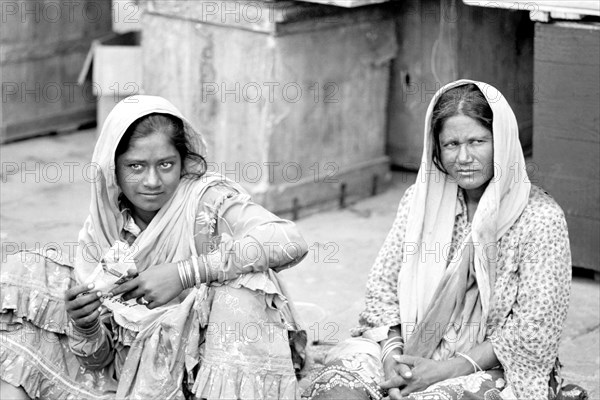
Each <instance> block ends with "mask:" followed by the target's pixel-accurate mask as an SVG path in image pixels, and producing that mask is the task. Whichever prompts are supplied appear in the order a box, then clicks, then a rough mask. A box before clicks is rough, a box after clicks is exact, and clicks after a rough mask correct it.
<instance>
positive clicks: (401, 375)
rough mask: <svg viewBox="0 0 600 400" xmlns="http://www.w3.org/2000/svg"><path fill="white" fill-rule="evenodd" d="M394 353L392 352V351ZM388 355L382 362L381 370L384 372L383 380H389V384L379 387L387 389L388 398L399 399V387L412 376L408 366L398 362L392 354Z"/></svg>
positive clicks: (404, 384) (386, 381)
mask: <svg viewBox="0 0 600 400" xmlns="http://www.w3.org/2000/svg"><path fill="white" fill-rule="evenodd" d="M392 354H394V352H392ZM392 354H391V355H389V356H388V357H386V358H385V360H384V362H383V372H384V374H385V382H384V383H388V382H389V386H383V384H382V385H381V387H382V388H383V389H388V396H389V398H390V400H400V399H401V398H402V396H401V394H400V389H401V388H403V387H404V386H406V385H407V384H408V382H409V381H410V379H411V378H412V372H411V370H410V367H409V366H408V365H406V364H402V363H399V362H398V361H396V359H395V357H398V355H399V354H398V355H397V356H394V355H392Z"/></svg>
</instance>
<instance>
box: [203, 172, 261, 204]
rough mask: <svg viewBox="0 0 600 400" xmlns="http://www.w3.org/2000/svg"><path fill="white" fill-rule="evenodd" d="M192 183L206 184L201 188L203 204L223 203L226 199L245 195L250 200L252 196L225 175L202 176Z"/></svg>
mask: <svg viewBox="0 0 600 400" xmlns="http://www.w3.org/2000/svg"><path fill="white" fill-rule="evenodd" d="M192 184H193V185H199V186H205V187H204V188H201V189H202V190H201V191H200V198H199V199H198V200H199V201H200V203H203V204H207V205H216V204H222V203H223V202H224V201H225V200H226V199H230V198H234V197H236V198H237V197H240V196H244V199H245V200H250V196H249V195H247V193H246V192H245V191H244V189H243V188H241V187H240V186H239V185H237V184H236V183H235V182H231V181H230V180H228V179H226V178H224V177H220V176H210V177H201V178H199V179H196V180H195V181H194V182H193V183H192Z"/></svg>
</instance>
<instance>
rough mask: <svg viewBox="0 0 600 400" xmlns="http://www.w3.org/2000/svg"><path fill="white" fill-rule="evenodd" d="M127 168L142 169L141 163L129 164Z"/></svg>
mask: <svg viewBox="0 0 600 400" xmlns="http://www.w3.org/2000/svg"><path fill="white" fill-rule="evenodd" d="M129 168H131V169H132V170H134V171H139V170H140V169H142V164H129Z"/></svg>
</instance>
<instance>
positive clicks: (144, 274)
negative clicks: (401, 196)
mask: <svg viewBox="0 0 600 400" xmlns="http://www.w3.org/2000/svg"><path fill="white" fill-rule="evenodd" d="M204 156H205V147H204V141H203V140H202V137H201V136H200V134H199V133H198V132H197V131H195V130H194V129H193V128H192V126H191V125H190V124H189V123H188V122H187V120H186V119H185V118H184V117H183V116H182V115H181V113H180V112H179V111H178V110H177V109H176V108H175V107H174V106H173V105H172V104H171V103H169V102H168V101H166V100H165V99H162V98H160V97H153V96H134V97H130V98H128V99H126V100H123V101H122V102H120V103H119V104H118V105H117V106H116V107H115V109H114V110H113V111H112V112H111V114H110V115H109V117H108V119H107V120H106V123H105V124H104V127H103V129H102V133H101V134H100V137H99V139H98V142H97V144H96V148H95V150H94V155H93V158H92V162H93V163H94V165H96V166H97V168H98V171H97V172H98V175H97V176H96V179H94V181H93V182H92V200H91V205H90V215H89V217H88V218H87V220H86V221H85V224H84V226H83V228H82V229H81V231H80V233H79V246H78V253H77V258H76V260H75V267H74V269H73V268H71V267H69V266H68V265H66V264H65V262H64V261H63V260H62V259H61V258H60V257H56V256H54V257H50V256H51V255H50V254H42V255H40V254H34V253H22V254H17V255H16V256H15V257H12V258H10V259H9V261H8V263H6V264H5V265H3V266H2V280H1V284H2V314H0V323H1V324H0V328H1V340H2V348H1V353H0V356H1V358H0V363H1V370H0V371H1V377H2V393H3V396H8V397H11V398H12V396H23V395H25V393H26V395H27V396H28V397H31V398H43V399H72V398H78V399H81V398H85V399H113V398H119V399H124V398H127V399H161V400H163V399H175V398H177V399H182V398H184V397H197V398H210V399H212V398H296V397H297V394H298V386H297V380H296V376H295V370H294V362H293V360H292V349H291V347H290V342H289V340H288V333H291V336H294V334H293V331H294V330H295V329H296V328H295V327H296V324H295V319H294V313H293V309H292V307H291V303H289V302H288V299H287V296H286V294H285V291H284V288H283V287H282V286H281V283H280V281H279V278H278V276H277V274H276V271H279V270H281V269H284V268H287V267H290V266H293V265H294V264H296V263H297V262H299V261H300V260H301V259H302V257H303V256H304V254H305V253H306V251H307V248H306V243H305V242H304V240H303V239H302V237H301V236H300V234H299V233H298V231H297V229H296V228H295V226H294V224H293V223H291V222H289V221H285V220H282V219H279V218H277V217H276V216H275V215H273V214H271V213H269V212H268V211H266V210H265V209H263V208H262V207H260V206H258V205H256V204H254V203H252V202H251V201H250V198H249V196H248V195H247V194H246V193H245V192H244V190H243V189H242V188H241V187H239V186H238V185H237V184H236V183H234V182H231V181H228V180H225V179H224V178H222V177H220V176H217V175H211V174H207V173H206V161H205V159H204ZM294 348H296V347H295V346H294Z"/></svg>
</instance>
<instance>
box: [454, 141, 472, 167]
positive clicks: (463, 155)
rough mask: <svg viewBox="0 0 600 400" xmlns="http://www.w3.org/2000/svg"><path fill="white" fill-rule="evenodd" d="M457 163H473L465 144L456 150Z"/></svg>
mask: <svg viewBox="0 0 600 400" xmlns="http://www.w3.org/2000/svg"><path fill="white" fill-rule="evenodd" d="M457 161H458V162H459V163H461V164H466V163H469V162H471V161H473V159H472V157H471V153H470V152H469V148H468V146H467V145H466V144H463V145H461V146H460V147H459V149H458V157H457Z"/></svg>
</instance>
